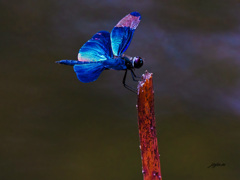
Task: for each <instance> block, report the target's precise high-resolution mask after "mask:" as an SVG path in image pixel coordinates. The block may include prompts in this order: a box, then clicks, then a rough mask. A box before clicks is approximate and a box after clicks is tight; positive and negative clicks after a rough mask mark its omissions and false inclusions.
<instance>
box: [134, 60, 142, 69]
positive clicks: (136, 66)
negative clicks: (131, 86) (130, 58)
mask: <svg viewBox="0 0 240 180" xmlns="http://www.w3.org/2000/svg"><path fill="white" fill-rule="evenodd" d="M142 65H143V59H142V58H141V57H135V59H134V67H135V68H140V67H142Z"/></svg>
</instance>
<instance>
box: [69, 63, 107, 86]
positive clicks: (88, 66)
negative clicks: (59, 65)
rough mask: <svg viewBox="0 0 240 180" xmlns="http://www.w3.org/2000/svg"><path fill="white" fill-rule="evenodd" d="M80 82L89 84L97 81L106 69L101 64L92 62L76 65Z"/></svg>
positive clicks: (75, 69) (74, 67)
mask: <svg viewBox="0 0 240 180" xmlns="http://www.w3.org/2000/svg"><path fill="white" fill-rule="evenodd" d="M73 69H74V71H75V73H76V74H77V77H78V79H79V81H81V82H84V83H89V82H92V81H95V80H97V78H98V77H99V76H100V74H101V72H102V71H103V70H104V69H105V68H104V66H103V64H102V63H101V62H92V63H91V62H90V63H83V64H76V65H74V66H73Z"/></svg>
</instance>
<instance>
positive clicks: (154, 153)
mask: <svg viewBox="0 0 240 180" xmlns="http://www.w3.org/2000/svg"><path fill="white" fill-rule="evenodd" d="M153 94H154V91H153V81H152V73H148V72H147V71H146V73H145V74H143V75H142V81H140V82H139V84H138V104H137V108H138V128H139V137H140V149H141V156H142V173H143V179H144V180H162V175H161V168H160V158H159V156H160V155H159V152H158V143H157V135H156V121H155V115H154V96H153Z"/></svg>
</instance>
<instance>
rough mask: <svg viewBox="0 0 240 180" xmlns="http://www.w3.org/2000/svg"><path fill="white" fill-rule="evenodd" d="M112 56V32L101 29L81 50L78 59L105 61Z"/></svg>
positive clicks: (83, 60)
mask: <svg viewBox="0 0 240 180" xmlns="http://www.w3.org/2000/svg"><path fill="white" fill-rule="evenodd" d="M111 57H112V49H111V40H110V33H109V32H107V31H99V32H98V33H96V34H95V35H94V36H93V37H92V38H91V39H90V40H88V41H87V42H86V43H85V44H84V45H83V46H82V47H81V49H80V50H79V53H78V61H82V62H96V61H105V60H107V59H108V58H111Z"/></svg>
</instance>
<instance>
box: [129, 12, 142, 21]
mask: <svg viewBox="0 0 240 180" xmlns="http://www.w3.org/2000/svg"><path fill="white" fill-rule="evenodd" d="M130 14H131V15H132V16H136V17H139V20H141V14H140V13H139V12H131V13H130Z"/></svg>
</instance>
